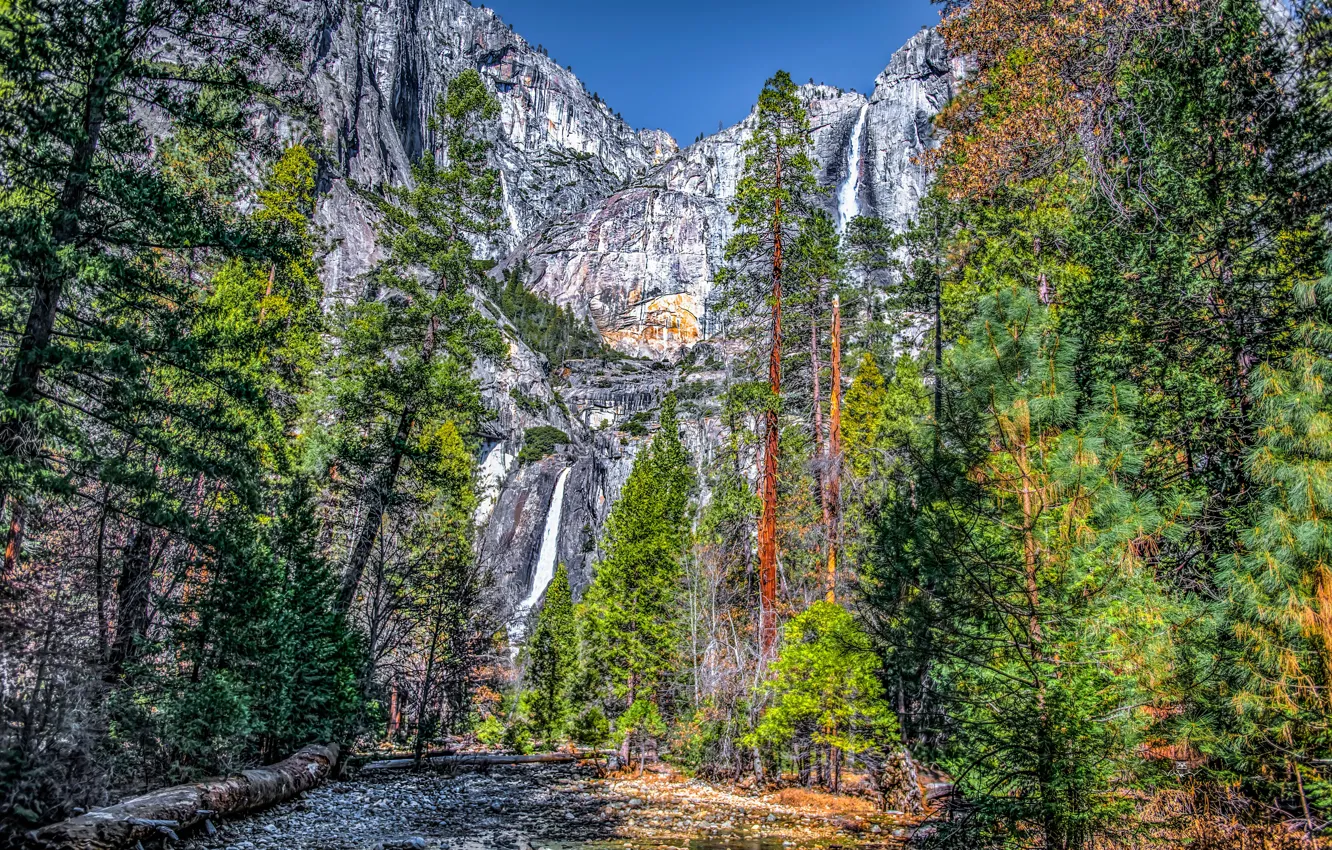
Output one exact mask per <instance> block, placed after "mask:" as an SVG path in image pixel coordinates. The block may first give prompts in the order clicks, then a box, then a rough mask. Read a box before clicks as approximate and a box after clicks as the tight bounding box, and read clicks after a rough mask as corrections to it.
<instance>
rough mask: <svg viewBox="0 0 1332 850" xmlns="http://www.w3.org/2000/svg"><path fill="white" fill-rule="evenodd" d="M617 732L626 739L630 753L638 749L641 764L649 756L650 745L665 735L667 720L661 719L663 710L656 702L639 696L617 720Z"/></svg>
mask: <svg viewBox="0 0 1332 850" xmlns="http://www.w3.org/2000/svg"><path fill="white" fill-rule="evenodd" d="M615 733H616V735H618V736H619V737H620V738H621V739H622V740H624V741H625V743H626V745H627V746H628V747H629V752H630V753H632V752H633V751H634V750H637V751H638V754H639V756H638V763H639V765H640V766H641V765H642V764H643V762H644V760H645V758H646V756H647V748H648V746H649V745H650V744H655V743H656V742H658V741H660V740H661V739H662V738H663V737H665V735H666V722H665V721H663V720H662V719H661V712H660V711H659V710H658V709H657V704H656V703H655V702H652V701H651V700H649V699H646V698H644V697H639V698H638V699H636V700H634V701H633V703H631V704H630V705H629V708H627V709H625V712H624V713H623V714H621V715H620V717H619V719H618V720H616V722H615Z"/></svg>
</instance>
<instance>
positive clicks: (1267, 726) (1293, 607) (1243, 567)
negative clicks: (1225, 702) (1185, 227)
mask: <svg viewBox="0 0 1332 850" xmlns="http://www.w3.org/2000/svg"><path fill="white" fill-rule="evenodd" d="M1297 297H1298V298H1299V300H1300V303H1301V306H1302V307H1303V308H1304V309H1305V310H1306V311H1307V314H1306V317H1305V321H1304V322H1302V323H1301V325H1300V326H1299V328H1298V329H1297V331H1296V334H1295V346H1294V347H1293V348H1292V350H1291V351H1290V353H1289V354H1288V355H1287V356H1286V357H1285V359H1284V361H1283V362H1280V363H1264V364H1262V365H1261V366H1259V368H1258V369H1257V370H1256V375H1255V378H1254V383H1253V394H1254V399H1255V409H1256V415H1257V419H1258V426H1259V427H1258V433H1257V440H1256V445H1255V447H1254V450H1253V452H1252V453H1251V454H1250V455H1249V457H1248V468H1249V473H1250V475H1251V477H1252V479H1253V480H1254V482H1255V483H1257V484H1258V485H1259V486H1261V487H1262V488H1263V489H1262V495H1261V497H1260V498H1259V500H1258V502H1257V505H1256V508H1255V513H1256V516H1255V517H1254V521H1253V523H1252V524H1251V525H1250V526H1249V528H1248V530H1247V531H1245V532H1244V534H1243V535H1242V537H1241V541H1242V544H1243V551H1242V554H1240V555H1238V556H1236V557H1234V558H1233V559H1231V561H1230V563H1229V564H1228V566H1227V569H1226V570H1225V571H1224V572H1222V574H1221V576H1220V580H1221V582H1222V585H1223V587H1225V588H1226V589H1227V591H1228V593H1229V597H1230V606H1231V617H1230V619H1231V621H1232V623H1233V630H1234V633H1235V636H1236V637H1237V638H1239V640H1240V647H1241V648H1240V652H1239V655H1238V657H1237V658H1236V663H1237V667H1238V672H1239V673H1240V682H1239V688H1238V690H1237V692H1236V693H1235V695H1234V696H1233V697H1232V704H1233V705H1234V707H1235V709H1236V713H1237V714H1238V716H1239V717H1240V718H1241V719H1242V720H1243V721H1244V726H1243V728H1244V731H1245V732H1246V734H1245V735H1244V738H1245V745H1246V746H1245V749H1246V750H1248V751H1249V752H1250V753H1252V754H1253V755H1255V756H1256V757H1257V758H1258V759H1259V761H1260V763H1261V762H1272V763H1274V764H1275V767H1276V770H1273V771H1270V773H1268V775H1274V776H1281V775H1288V776H1289V777H1291V780H1292V781H1293V783H1294V787H1293V788H1288V789H1286V793H1287V794H1289V795H1290V796H1291V797H1293V798H1295V799H1298V800H1299V801H1300V805H1301V806H1302V811H1301V815H1302V816H1303V819H1304V821H1305V823H1306V829H1311V828H1312V821H1311V820H1310V811H1309V805H1310V804H1309V800H1310V798H1311V797H1313V798H1315V799H1316V800H1317V802H1318V803H1320V804H1321V806H1322V807H1325V806H1326V805H1327V795H1328V790H1329V789H1328V784H1327V782H1326V781H1325V780H1323V779H1322V778H1321V777H1320V776H1319V773H1318V772H1317V771H1316V770H1313V769H1312V768H1311V767H1310V764H1309V761H1310V760H1311V759H1313V758H1315V756H1314V753H1321V752H1324V751H1325V748H1326V746H1327V744H1328V741H1329V740H1332V728H1330V727H1329V724H1328V717H1329V716H1330V714H1332V703H1330V702H1329V699H1330V698H1329V692H1330V691H1332V561H1330V559H1332V523H1330V522H1329V517H1332V322H1330V321H1329V315H1330V314H1329V309H1328V304H1329V300H1330V299H1332V277H1324V278H1323V279H1321V280H1319V281H1317V282H1304V283H1301V284H1300V285H1299V286H1298V288H1297ZM1264 772H1265V771H1264Z"/></svg>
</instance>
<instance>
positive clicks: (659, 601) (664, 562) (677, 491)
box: [581, 393, 694, 715]
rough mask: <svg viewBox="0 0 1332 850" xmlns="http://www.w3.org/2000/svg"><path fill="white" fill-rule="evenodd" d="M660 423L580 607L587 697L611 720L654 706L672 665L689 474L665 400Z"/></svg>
mask: <svg viewBox="0 0 1332 850" xmlns="http://www.w3.org/2000/svg"><path fill="white" fill-rule="evenodd" d="M660 419H661V424H660V428H659V429H658V431H657V434H656V436H654V437H653V438H652V442H651V443H650V444H649V445H648V447H647V449H646V450H645V451H644V452H643V453H642V454H640V455H639V456H638V457H637V458H635V459H634V467H633V470H632V471H631V472H630V473H629V480H628V481H626V482H625V485H624V489H623V490H622V491H621V493H620V498H619V501H617V502H616V503H615V507H614V508H613V509H612V510H611V515H610V517H609V518H608V519H607V520H606V536H605V541H604V543H603V551H604V552H605V555H604V556H603V557H602V558H601V560H600V561H599V562H598V564H597V568H596V578H595V579H594V580H593V582H592V587H591V588H590V589H589V590H588V593H587V598H586V599H585V600H584V604H583V606H582V612H583V617H582V623H581V630H582V653H583V664H584V667H585V672H584V675H585V677H586V678H587V680H588V682H587V684H588V692H587V696H588V697H589V698H591V697H593V696H595V697H597V698H600V699H601V701H602V702H603V703H604V704H605V705H606V706H607V707H608V708H609V709H612V710H611V711H609V712H608V713H609V714H612V715H615V714H619V713H620V711H623V710H624V708H625V707H627V706H629V705H632V704H633V703H634V702H635V701H636V700H639V699H646V700H649V701H652V700H654V698H656V696H657V694H658V690H659V688H660V687H661V685H662V683H663V679H664V678H665V677H666V676H667V675H668V674H669V673H670V671H671V669H672V667H673V664H674V662H675V660H676V647H677V645H678V644H677V636H676V630H677V625H678V624H677V620H676V608H675V601H676V595H677V592H678V588H679V584H680V579H681V568H682V564H681V562H682V560H683V558H684V554H685V545H686V544H687V543H688V539H689V538H688V531H689V525H688V516H687V510H688V506H689V497H690V494H691V491H692V490H693V486H694V473H693V467H692V466H691V461H690V459H689V454H688V452H687V451H686V450H685V447H684V444H683V443H682V442H681V440H680V431H679V426H678V425H677V423H676V420H675V395H674V394H673V393H671V394H668V395H667V396H666V398H665V399H663V401H662V405H661V417H660ZM617 707H618V709H619V710H618V711H617V710H614V709H616V708H617Z"/></svg>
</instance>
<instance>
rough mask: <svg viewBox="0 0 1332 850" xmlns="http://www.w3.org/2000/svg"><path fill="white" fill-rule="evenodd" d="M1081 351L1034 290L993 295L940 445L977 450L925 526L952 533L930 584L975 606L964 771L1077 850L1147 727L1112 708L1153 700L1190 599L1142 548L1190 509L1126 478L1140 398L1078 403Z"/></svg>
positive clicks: (970, 346)
mask: <svg viewBox="0 0 1332 850" xmlns="http://www.w3.org/2000/svg"><path fill="white" fill-rule="evenodd" d="M1077 348H1078V346H1077V343H1076V341H1074V340H1071V339H1069V338H1067V337H1066V336H1064V335H1062V334H1061V333H1060V331H1059V328H1058V326H1057V324H1056V323H1055V321H1054V319H1053V315H1052V312H1051V310H1050V309H1049V308H1048V307H1045V306H1043V305H1042V304H1041V303H1040V301H1039V298H1038V297H1037V295H1036V294H1035V293H1033V292H1032V291H1030V290H1027V289H1022V288H1009V287H1001V288H999V289H998V290H997V291H995V293H994V294H993V295H990V296H987V297H985V298H984V299H982V300H981V302H980V304H979V305H978V309H977V317H976V319H975V321H974V322H973V323H972V325H971V326H970V328H969V330H968V335H967V338H966V339H964V341H963V342H962V343H961V344H960V345H959V346H958V347H957V348H956V349H955V350H954V352H953V353H952V355H951V356H950V359H949V361H948V363H947V364H946V365H948V366H950V367H951V368H952V370H953V371H952V372H951V373H950V378H949V385H952V386H957V387H960V388H964V389H962V390H961V391H960V398H959V399H958V401H957V407H956V409H955V412H954V417H955V419H954V420H953V421H952V422H946V423H945V425H946V426H947V427H946V428H945V429H944V434H943V437H944V439H943V445H945V446H947V445H950V444H951V445H953V446H958V447H961V446H966V445H970V447H971V448H970V449H968V450H967V453H966V454H964V455H962V457H963V458H965V461H964V463H963V465H962V469H963V470H965V472H964V473H963V476H962V477H960V478H959V479H957V480H956V483H955V484H954V485H952V486H951V487H950V488H949V489H947V490H945V493H946V496H945V498H946V499H947V503H946V504H945V505H943V506H941V510H942V511H943V515H942V516H938V515H934V516H929V518H927V519H926V520H925V523H922V524H923V525H925V526H926V528H927V529H928V528H929V526H931V525H933V526H935V528H936V529H937V531H936V532H935V533H934V534H932V535H928V536H927V537H926V538H925V539H924V540H923V541H921V542H923V543H925V545H926V546H927V547H928V548H926V549H925V550H924V551H923V552H922V554H924V555H925V556H926V557H927V558H941V559H942V560H943V563H942V564H940V565H938V566H937V567H933V566H932V567H929V568H928V569H929V570H930V571H931V572H933V574H934V575H933V578H932V579H930V580H928V581H926V582H921V583H919V584H917V585H916V592H917V593H921V592H923V593H927V594H929V595H930V596H933V597H935V598H936V599H938V598H939V597H943V598H948V599H949V600H950V602H949V604H950V605H954V606H956V605H958V604H959V603H960V602H962V600H965V599H967V598H970V600H971V601H970V602H968V603H964V604H963V606H962V607H960V608H955V609H954V610H953V611H952V612H950V620H951V625H950V626H948V627H947V631H946V633H950V635H951V636H950V637H949V638H947V639H946V645H947V646H948V648H947V652H948V654H949V656H950V659H951V660H950V661H949V662H948V664H947V665H946V670H947V673H946V676H947V680H948V686H949V687H950V688H951V689H952V691H951V694H950V695H949V696H948V699H949V700H950V705H951V708H952V719H953V721H954V722H956V723H958V724H959V725H958V732H957V743H958V745H959V747H961V748H962V749H960V750H959V754H958V757H959V766H960V765H961V764H963V763H965V764H967V765H969V769H970V770H972V771H973V773H972V774H971V775H972V776H974V779H975V782H976V783H977V785H976V789H977V794H978V799H984V800H985V801H986V804H987V805H989V804H993V806H994V809H993V811H994V814H995V816H996V817H997V818H999V819H1003V818H1007V817H1017V818H1020V819H1025V820H1029V821H1031V822H1032V823H1034V824H1037V825H1039V828H1040V829H1041V830H1042V831H1043V834H1044V839H1045V842H1046V844H1047V845H1048V846H1056V847H1063V848H1073V847H1081V846H1085V844H1086V843H1087V842H1088V841H1089V840H1090V839H1091V838H1092V836H1093V835H1095V834H1096V832H1097V831H1098V830H1099V829H1101V828H1102V827H1103V826H1104V825H1105V824H1106V823H1108V822H1109V820H1110V819H1111V818H1113V817H1115V816H1116V815H1115V804H1114V803H1113V801H1110V800H1108V799H1107V798H1105V797H1103V796H1101V795H1102V792H1103V791H1104V789H1105V788H1107V787H1108V786H1109V784H1110V782H1111V781H1112V778H1113V776H1114V772H1115V770H1116V767H1117V766H1118V765H1122V764H1125V763H1126V762H1127V760H1128V759H1130V758H1131V757H1132V755H1133V754H1134V749H1133V746H1134V741H1135V740H1136V736H1139V735H1141V733H1142V720H1141V719H1140V718H1137V717H1134V716H1132V715H1115V714H1114V712H1115V710H1116V708H1117V707H1118V706H1122V705H1125V704H1137V703H1139V702H1143V701H1150V699H1151V696H1150V691H1149V690H1148V687H1149V685H1150V684H1151V683H1153V682H1155V681H1159V678H1160V676H1161V675H1162V673H1163V671H1164V670H1166V669H1168V665H1169V664H1170V663H1171V659H1172V658H1173V657H1174V653H1175V647H1174V646H1173V645H1172V644H1171V643H1170V641H1169V639H1168V635H1169V630H1168V629H1166V628H1165V624H1166V623H1167V622H1169V621H1170V620H1171V618H1172V617H1174V616H1176V615H1177V614H1178V609H1176V608H1175V607H1174V606H1173V605H1171V604H1170V602H1169V601H1168V600H1167V598H1166V597H1165V596H1164V594H1162V592H1161V590H1160V588H1159V587H1158V586H1157V585H1156V581H1155V577H1154V576H1153V575H1152V574H1151V571H1150V570H1148V569H1146V567H1145V565H1144V563H1143V558H1144V553H1146V552H1149V551H1151V549H1152V547H1154V546H1157V545H1161V542H1162V541H1166V540H1170V539H1172V538H1174V539H1177V536H1178V533H1179V525H1178V519H1179V518H1180V517H1181V516H1185V515H1186V514H1187V512H1188V511H1189V510H1190V506H1189V505H1188V504H1187V503H1177V504H1175V505H1173V506H1172V507H1171V510H1170V512H1168V513H1166V512H1163V511H1161V510H1160V508H1159V507H1158V505H1157V502H1156V500H1155V498H1153V497H1152V496H1151V495H1139V494H1134V493H1132V492H1131V491H1130V490H1129V489H1128V487H1127V486H1126V485H1127V483H1128V481H1129V480H1131V479H1132V477H1133V476H1135V475H1136V474H1138V472H1139V471H1140V470H1141V465H1142V453H1141V449H1140V444H1141V437H1140V436H1139V434H1138V433H1137V431H1136V427H1135V422H1134V419H1133V415H1132V414H1133V410H1134V406H1135V404H1134V403H1135V399H1134V398H1133V394H1132V392H1131V390H1128V389H1125V388H1120V387H1113V386H1112V387H1104V388H1102V389H1101V390H1099V391H1098V393H1097V395H1096V396H1094V397H1093V398H1090V399H1085V400H1084V399H1081V398H1080V397H1079V395H1080V394H1079V390H1078V388H1077V385H1076V382H1075V381H1074V380H1073V378H1074V374H1073V370H1072V365H1073V363H1074V362H1075V361H1076V355H1077ZM977 485H979V486H977ZM986 502H988V503H989V505H988V506H987V505H986ZM962 505H966V506H967V507H966V508H965V509H963V508H961V506H962ZM959 512H961V514H962V516H959V515H958V514H959ZM929 513H930V514H933V509H932V508H931V509H930V512H929ZM920 520H921V517H919V516H917V517H916V518H915V519H913V520H910V521H911V522H912V523H913V525H914V524H916V523H918V522H920ZM941 521H942V522H941ZM915 533H916V534H919V530H918V531H917V532H915ZM950 538H951V539H950ZM918 539H919V538H918ZM908 599H909V597H908ZM936 604H937V603H936ZM934 639H935V640H937V639H938V636H937V634H936V636H935V637H934ZM1110 718H1113V722H1112V721H1111V720H1110ZM967 751H969V752H970V753H973V754H975V753H983V755H980V756H977V757H974V758H973V757H972V756H969V755H967V754H966V752H967ZM981 788H985V789H987V790H985V791H984V792H983V793H982V792H981V791H980V789H981ZM1005 795H1016V797H1017V798H1019V799H1021V800H1023V801H1024V802H1022V803H1014V802H1013V798H1012V797H1007V798H1005Z"/></svg>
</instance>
